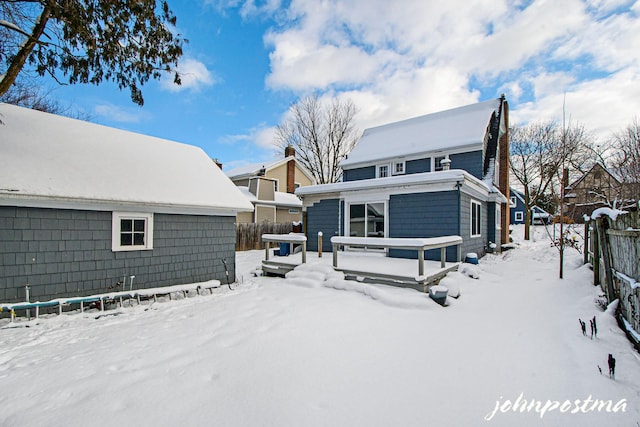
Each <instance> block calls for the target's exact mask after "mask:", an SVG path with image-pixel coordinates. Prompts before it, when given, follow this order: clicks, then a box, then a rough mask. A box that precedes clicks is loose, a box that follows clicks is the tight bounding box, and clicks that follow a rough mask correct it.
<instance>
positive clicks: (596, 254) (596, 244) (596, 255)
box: [591, 221, 600, 286]
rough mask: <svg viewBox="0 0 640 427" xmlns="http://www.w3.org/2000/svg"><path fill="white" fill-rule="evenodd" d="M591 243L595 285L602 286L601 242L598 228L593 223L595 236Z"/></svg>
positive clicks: (592, 237)
mask: <svg viewBox="0 0 640 427" xmlns="http://www.w3.org/2000/svg"><path fill="white" fill-rule="evenodd" d="M591 243H592V245H593V259H592V260H591V262H593V284H594V285H595V286H600V240H599V239H598V226H597V224H596V222H595V221H593V235H592V236H591Z"/></svg>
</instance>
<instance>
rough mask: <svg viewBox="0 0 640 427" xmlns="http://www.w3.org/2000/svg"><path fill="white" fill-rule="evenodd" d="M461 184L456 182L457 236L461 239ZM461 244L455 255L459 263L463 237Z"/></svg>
mask: <svg viewBox="0 0 640 427" xmlns="http://www.w3.org/2000/svg"><path fill="white" fill-rule="evenodd" d="M461 188H462V182H461V181H457V182H456V191H457V192H458V236H460V237H462V233H461V231H462V190H461ZM462 242H463V243H461V244H460V245H458V255H457V258H458V259H457V260H456V261H457V262H460V261H461V260H462V245H463V244H464V237H462Z"/></svg>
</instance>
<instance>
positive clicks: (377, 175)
mask: <svg viewBox="0 0 640 427" xmlns="http://www.w3.org/2000/svg"><path fill="white" fill-rule="evenodd" d="M382 168H387V174H386V175H385V176H381V174H380V169H382ZM390 176H391V165H390V164H389V163H382V164H379V165H376V178H389V177H390Z"/></svg>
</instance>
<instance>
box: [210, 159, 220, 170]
mask: <svg viewBox="0 0 640 427" xmlns="http://www.w3.org/2000/svg"><path fill="white" fill-rule="evenodd" d="M212 160H213V163H215V164H216V165H217V166H218V167H219V168H220V170H222V163H220V160H218V159H217V158H216V159H212Z"/></svg>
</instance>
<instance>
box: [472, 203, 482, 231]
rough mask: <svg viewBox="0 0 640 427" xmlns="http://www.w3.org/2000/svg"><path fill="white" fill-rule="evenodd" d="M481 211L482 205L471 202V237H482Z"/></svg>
mask: <svg viewBox="0 0 640 427" xmlns="http://www.w3.org/2000/svg"><path fill="white" fill-rule="evenodd" d="M481 209H482V205H481V204H480V203H479V202H476V201H475V200H472V201H471V237H479V236H480V235H481V231H480V230H481V228H480V225H481V224H482V223H481V221H480V219H481V216H480V214H481Z"/></svg>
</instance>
